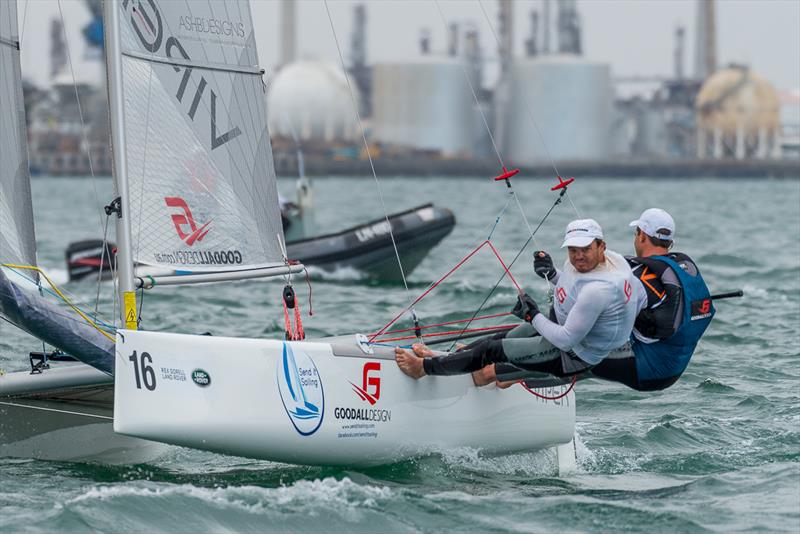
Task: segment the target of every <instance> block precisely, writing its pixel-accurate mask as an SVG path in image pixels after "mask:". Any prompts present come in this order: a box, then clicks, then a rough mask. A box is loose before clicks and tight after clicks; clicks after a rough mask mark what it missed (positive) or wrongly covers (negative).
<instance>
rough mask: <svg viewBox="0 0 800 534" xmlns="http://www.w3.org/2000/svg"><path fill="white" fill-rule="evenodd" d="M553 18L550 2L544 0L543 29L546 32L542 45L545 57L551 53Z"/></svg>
mask: <svg viewBox="0 0 800 534" xmlns="http://www.w3.org/2000/svg"><path fill="white" fill-rule="evenodd" d="M551 21H552V17H551V15H550V0H544V7H543V8H542V29H543V30H544V34H543V36H542V37H543V40H544V42H543V43H542V53H544V54H545V55H547V54H549V53H550V26H551Z"/></svg>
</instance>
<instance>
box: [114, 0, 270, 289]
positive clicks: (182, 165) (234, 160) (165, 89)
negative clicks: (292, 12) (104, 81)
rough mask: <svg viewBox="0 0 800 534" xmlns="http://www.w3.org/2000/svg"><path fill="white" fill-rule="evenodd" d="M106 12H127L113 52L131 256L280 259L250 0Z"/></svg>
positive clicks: (159, 3)
mask: <svg viewBox="0 0 800 534" xmlns="http://www.w3.org/2000/svg"><path fill="white" fill-rule="evenodd" d="M107 9H117V10H119V17H120V28H119V47H118V49H119V55H120V56H121V57H117V58H115V57H109V58H108V61H109V62H114V61H118V62H120V63H119V64H120V65H121V67H122V93H123V105H122V116H121V117H120V118H119V121H120V123H121V127H122V128H123V129H124V139H125V141H124V142H125V146H124V147H122V149H123V150H124V151H125V159H126V171H127V191H128V196H129V198H127V199H124V198H123V203H122V205H123V210H125V209H126V203H127V209H128V214H129V220H130V228H131V234H130V235H131V256H132V258H131V261H132V262H134V263H139V264H145V265H154V266H160V267H166V268H169V269H173V270H176V271H179V272H180V271H190V272H195V273H198V272H199V273H210V272H218V271H231V270H240V269H253V268H260V267H271V266H277V265H283V264H284V261H283V260H284V258H283V253H282V241H283V230H282V226H281V221H280V211H279V208H278V197H277V195H278V194H277V187H276V180H275V171H274V167H273V163H272V150H271V147H270V140H269V133H268V131H267V126H266V104H265V98H264V91H265V87H264V84H263V82H262V71H261V69H260V67H259V66H258V56H257V53H256V42H255V37H254V33H253V24H252V17H251V13H250V6H249V3H248V1H247V0H227V1H223V0H210V1H204V2H194V1H186V0H146V1H145V0H138V1H137V0H116V1H114V2H109V3H108V4H107ZM109 51H110V50H109ZM110 52H111V51H110ZM111 55H112V54H109V56H111Z"/></svg>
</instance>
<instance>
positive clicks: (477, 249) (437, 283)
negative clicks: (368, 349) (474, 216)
mask: <svg viewBox="0 0 800 534" xmlns="http://www.w3.org/2000/svg"><path fill="white" fill-rule="evenodd" d="M485 245H489V247H490V248H491V249H492V252H494V255H495V256H496V257H497V259H498V260H499V261H500V265H502V266H503V269H505V272H506V274H507V275H508V277H509V278H510V279H511V282H513V284H514V287H516V288H517V291H519V292H520V293H521V292H522V289H520V287H519V284H517V281H516V280H515V279H514V276H513V275H512V274H511V271H509V270H508V267H506V264H505V263H504V262H503V260H502V258H501V257H500V254H499V253H498V252H497V249H495V248H494V246H493V245H492V243H491V242H490V241H489V240H488V239H487V240H486V241H484V242H483V243H481V244H480V245H478V246H477V247H476V248H475V249H474V250H473V251H472V252H470V253H469V254H467V255H466V256H464V257H463V258H462V259H461V261H459V262H458V263H457V264H456V265H455V267H453V268H452V269H450V270H449V271H447V274H445V275H444V276H442V277H441V278H439V279H438V280H437V281H436V282H434V283H433V284H431V285H430V287H428V289H426V290H425V291H424V292H423V293H422V295H420V296H419V297H417V298H416V299H415V300H414V301H413V302H412V303H411V304H409V305H408V306H406V307H405V308H404V309H403V311H401V312H400V313H398V314H397V315H396V316H395V317H394V319H392V320H391V321H389V323H387V324H386V325H385V326H384V327H383V328H381V329H380V330H379V331H378V332H376V333H375V334H372V336H370V338H369V340H370V341H373V340H374V339H375V338H376V337H378V336H380V335H383V334H384V333H385V332H386V330H387V329H388V328H389V327H390V326H392V325H393V324H394V323H396V322H397V320H398V319H400V317H402V316H403V315H404V314H405V313H406V312H407V311H408V310H410V309H411V308H413V307H414V306H415V305H416V304H417V303H418V302H419V301H421V300H422V299H423V298H425V297H426V296H427V295H428V294H429V293H430V292H431V291H433V290H434V289H435V288H436V287H437V286H438V285H439V284H441V283H442V282H444V280H445V279H446V278H447V277H448V276H450V275H451V274H453V273H454V272H455V271H456V270H457V269H458V268H459V267H461V266H462V265H464V264H465V263H466V262H467V261H468V260H469V259H470V258H471V257H472V256H474V255H475V254H477V253H478V251H479V250H480V249H482V248H483V247H484V246H485Z"/></svg>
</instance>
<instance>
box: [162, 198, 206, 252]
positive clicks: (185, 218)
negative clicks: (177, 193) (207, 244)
mask: <svg viewBox="0 0 800 534" xmlns="http://www.w3.org/2000/svg"><path fill="white" fill-rule="evenodd" d="M164 202H166V203H167V206H169V207H170V208H180V210H181V213H175V214H173V215H172V224H174V225H175V231H176V232H178V237H180V238H181V239H182V240H183V241H184V242H185V243H186V244H187V245H189V246H190V247H191V246H192V245H194V244H195V242H197V241H202V240H203V238H204V237H205V236H206V234H208V232H209V230H211V229H210V228H209V227H208V226H209V225H210V224H211V223H212V221H208V222H207V223H205V224H203V225H201V226H197V223H196V222H195V221H194V217H192V210H190V209H189V205H188V204H187V203H186V201H185V200H183V199H182V198H180V197H164Z"/></svg>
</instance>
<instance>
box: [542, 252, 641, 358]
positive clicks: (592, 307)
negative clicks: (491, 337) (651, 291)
mask: <svg viewBox="0 0 800 534" xmlns="http://www.w3.org/2000/svg"><path fill="white" fill-rule="evenodd" d="M553 282H554V283H555V302H554V307H555V310H556V317H557V318H558V323H554V322H552V321H550V320H549V319H548V318H547V317H545V316H544V315H542V314H537V315H536V317H534V319H533V322H532V324H533V326H534V328H536V331H537V332H539V333H540V334H541V335H542V337H544V338H545V339H546V340H548V341H549V342H550V343H552V344H553V345H555V346H556V347H558V348H559V349H561V350H564V351H570V350H571V351H573V352H575V354H577V355H578V356H579V357H580V358H581V359H582V360H584V361H585V362H587V363H589V364H597V363H599V362H600V361H602V360H603V358H605V357H606V356H607V355H608V353H609V352H610V351H611V350H613V349H615V348H617V347H620V346H622V345H623V344H624V343H625V342H626V341H627V340H628V338H629V337H630V333H631V330H632V328H633V323H634V321H635V319H636V313H637V311H638V306H637V303H638V292H639V291H640V287H639V284H637V283H636V279H635V277H634V276H633V274H632V273H631V269H630V267H628V263H627V262H626V261H625V259H624V258H623V257H622V256H620V255H619V254H617V253H615V252H612V251H606V261H605V262H604V263H602V264H600V265H599V266H598V267H597V268H595V269H594V270H593V271H591V272H589V273H579V272H578V271H576V270H575V268H574V267H572V265H571V264H570V263H569V262H566V263H565V265H564V270H563V271H562V272H560V273H558V276H557V277H556V278H555V279H554V280H553Z"/></svg>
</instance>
